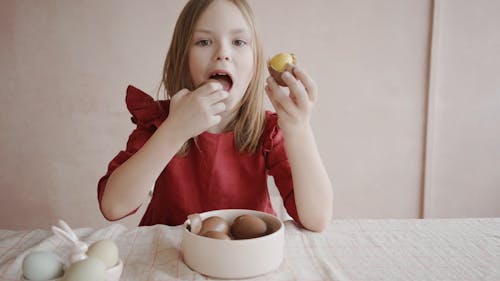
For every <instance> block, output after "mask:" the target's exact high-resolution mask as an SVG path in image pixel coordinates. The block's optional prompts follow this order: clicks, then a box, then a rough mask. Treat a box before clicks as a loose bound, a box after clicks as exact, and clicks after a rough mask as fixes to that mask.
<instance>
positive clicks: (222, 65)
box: [189, 0, 254, 112]
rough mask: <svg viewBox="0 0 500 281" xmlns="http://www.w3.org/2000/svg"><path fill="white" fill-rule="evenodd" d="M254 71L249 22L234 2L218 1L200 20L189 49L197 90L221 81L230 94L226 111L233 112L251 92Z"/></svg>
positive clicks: (192, 76)
mask: <svg viewBox="0 0 500 281" xmlns="http://www.w3.org/2000/svg"><path fill="white" fill-rule="evenodd" d="M253 67H254V54H253V48H252V33H251V30H250V28H249V27H248V24H247V22H246V21H245V18H244V17H243V15H242V14H241V12H240V10H239V9H238V7H236V5H234V4H233V3H231V2H230V1H226V0H217V1H214V2H213V3H212V4H211V5H210V6H209V7H208V8H207V10H205V11H204V12H203V14H202V15H201V17H200V18H199V19H198V22H197V23H196V26H195V27H194V30H193V39H192V41H191V44H190V47H189V72H190V74H191V78H192V80H193V84H194V86H195V88H197V87H198V86H200V85H201V84H202V83H204V82H205V81H207V80H209V79H216V80H218V81H220V82H221V84H222V85H223V87H224V90H226V91H227V92H229V98H228V99H227V100H226V102H225V103H226V110H227V111H229V110H232V109H234V107H235V105H236V104H237V103H238V102H239V101H240V100H241V98H242V97H243V95H244V94H245V91H246V90H247V88H248V84H249V83H250V80H251V78H252V75H253ZM227 111H226V112H227Z"/></svg>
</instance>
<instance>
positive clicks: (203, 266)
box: [181, 209, 285, 279]
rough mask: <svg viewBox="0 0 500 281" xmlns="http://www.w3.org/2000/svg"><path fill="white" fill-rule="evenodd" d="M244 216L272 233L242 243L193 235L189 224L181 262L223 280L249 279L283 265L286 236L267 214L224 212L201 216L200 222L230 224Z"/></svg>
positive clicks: (279, 224)
mask: <svg viewBox="0 0 500 281" xmlns="http://www.w3.org/2000/svg"><path fill="white" fill-rule="evenodd" d="M244 214H251V215H255V216H257V217H259V218H261V219H262V220H264V222H265V223H266V224H267V227H268V229H271V231H270V232H271V233H270V234H268V235H265V236H262V237H258V238H252V239H242V240H218V239H213V238H208V237H204V236H200V235H196V234H193V233H191V232H190V231H189V229H188V226H189V223H190V222H189V220H186V222H185V223H184V232H183V237H182V246H181V248H182V253H183V258H184V262H185V263H186V264H187V265H188V266H189V267H190V268H191V269H192V270H194V271H197V272H199V273H201V274H204V275H207V276H210V277H215V278H223V279H234V278H249V277H254V276H258V275H261V274H264V273H268V272H270V271H272V270H274V269H276V268H278V267H279V265H280V264H281V262H282V261H283V252H284V244H285V232H284V225H283V223H282V222H281V221H280V220H279V219H278V218H277V217H275V216H273V215H270V214H268V213H264V212H259V211H254V210H245V209H225V210H216V211H210V212H205V213H201V214H200V216H201V219H202V220H203V219H205V218H208V217H211V216H219V217H222V218H223V219H225V220H226V221H227V222H228V223H229V224H232V222H233V220H234V219H235V218H236V217H238V216H240V215H244Z"/></svg>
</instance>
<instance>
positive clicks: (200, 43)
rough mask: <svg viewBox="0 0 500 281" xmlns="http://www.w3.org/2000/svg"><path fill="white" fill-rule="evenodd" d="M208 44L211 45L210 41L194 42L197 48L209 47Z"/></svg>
mask: <svg viewBox="0 0 500 281" xmlns="http://www.w3.org/2000/svg"><path fill="white" fill-rule="evenodd" d="M210 43H212V42H211V41H210V40H208V39H202V40H198V41H196V43H195V44H196V45H198V46H202V47H205V46H208V45H210Z"/></svg>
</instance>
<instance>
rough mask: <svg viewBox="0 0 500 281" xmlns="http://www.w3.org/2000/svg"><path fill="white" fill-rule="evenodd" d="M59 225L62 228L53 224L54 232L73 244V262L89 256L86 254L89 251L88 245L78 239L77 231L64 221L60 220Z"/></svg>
mask: <svg viewBox="0 0 500 281" xmlns="http://www.w3.org/2000/svg"><path fill="white" fill-rule="evenodd" d="M59 225H60V226H61V228H59V227H57V226H52V231H53V232H54V234H55V235H56V236H58V237H60V238H62V239H63V240H64V241H66V242H68V243H69V244H72V245H73V253H72V254H71V263H74V262H77V261H80V260H83V259H86V258H87V255H86V254H85V253H86V252H87V249H88V246H87V244H85V243H84V242H82V241H80V239H78V236H77V235H76V233H75V232H74V231H73V229H71V227H69V225H67V224H66V223H65V222H64V221H62V220H60V221H59Z"/></svg>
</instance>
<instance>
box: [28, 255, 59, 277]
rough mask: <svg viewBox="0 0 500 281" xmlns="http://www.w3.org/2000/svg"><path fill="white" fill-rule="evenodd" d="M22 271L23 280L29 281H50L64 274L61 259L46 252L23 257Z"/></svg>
mask: <svg viewBox="0 0 500 281" xmlns="http://www.w3.org/2000/svg"><path fill="white" fill-rule="evenodd" d="M22 270H23V276H24V278H25V279H27V280H31V281H42V280H51V279H55V278H59V277H61V276H62V275H63V274H64V269H63V263H62V262H61V259H59V257H58V256H56V255H55V254H53V253H51V252H46V251H37V252H32V253H30V254H28V255H27V256H26V257H24V259H23V265H22Z"/></svg>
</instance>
